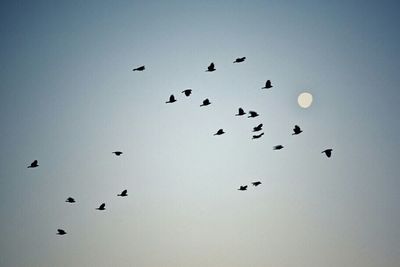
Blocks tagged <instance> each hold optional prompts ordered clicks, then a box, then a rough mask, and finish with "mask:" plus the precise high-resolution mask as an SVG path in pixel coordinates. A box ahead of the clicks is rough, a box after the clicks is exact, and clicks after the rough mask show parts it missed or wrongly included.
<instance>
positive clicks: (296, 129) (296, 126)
mask: <svg viewBox="0 0 400 267" xmlns="http://www.w3.org/2000/svg"><path fill="white" fill-rule="evenodd" d="M301 132H303V131H302V130H301V129H300V127H299V126H298V125H295V126H294V128H293V133H292V135H297V134H300V133H301Z"/></svg>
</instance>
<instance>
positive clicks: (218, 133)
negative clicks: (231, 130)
mask: <svg viewBox="0 0 400 267" xmlns="http://www.w3.org/2000/svg"><path fill="white" fill-rule="evenodd" d="M224 133H225V132H224V130H223V129H219V130H218V132H216V133H215V134H214V135H221V134H224Z"/></svg>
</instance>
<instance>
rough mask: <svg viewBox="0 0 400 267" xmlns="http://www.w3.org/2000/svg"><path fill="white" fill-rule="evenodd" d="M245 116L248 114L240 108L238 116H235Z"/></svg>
mask: <svg viewBox="0 0 400 267" xmlns="http://www.w3.org/2000/svg"><path fill="white" fill-rule="evenodd" d="M244 114H246V112H244V110H243V109H242V108H239V111H238V113H237V114H235V116H243V115H244Z"/></svg>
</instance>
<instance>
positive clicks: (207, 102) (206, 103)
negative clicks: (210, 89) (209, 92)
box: [200, 98, 211, 107]
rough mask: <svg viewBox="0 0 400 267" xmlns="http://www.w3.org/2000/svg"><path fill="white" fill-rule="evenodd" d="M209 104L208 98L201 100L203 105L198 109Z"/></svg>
mask: <svg viewBox="0 0 400 267" xmlns="http://www.w3.org/2000/svg"><path fill="white" fill-rule="evenodd" d="M210 104H211V102H210V100H208V98H206V99H204V100H203V104H201V105H200V107H203V106H208V105H210Z"/></svg>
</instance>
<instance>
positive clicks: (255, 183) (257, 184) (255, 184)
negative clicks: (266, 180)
mask: <svg viewBox="0 0 400 267" xmlns="http://www.w3.org/2000/svg"><path fill="white" fill-rule="evenodd" d="M251 184H252V185H254V186H259V185H260V184H261V182H260V181H257V182H252V183H251Z"/></svg>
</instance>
